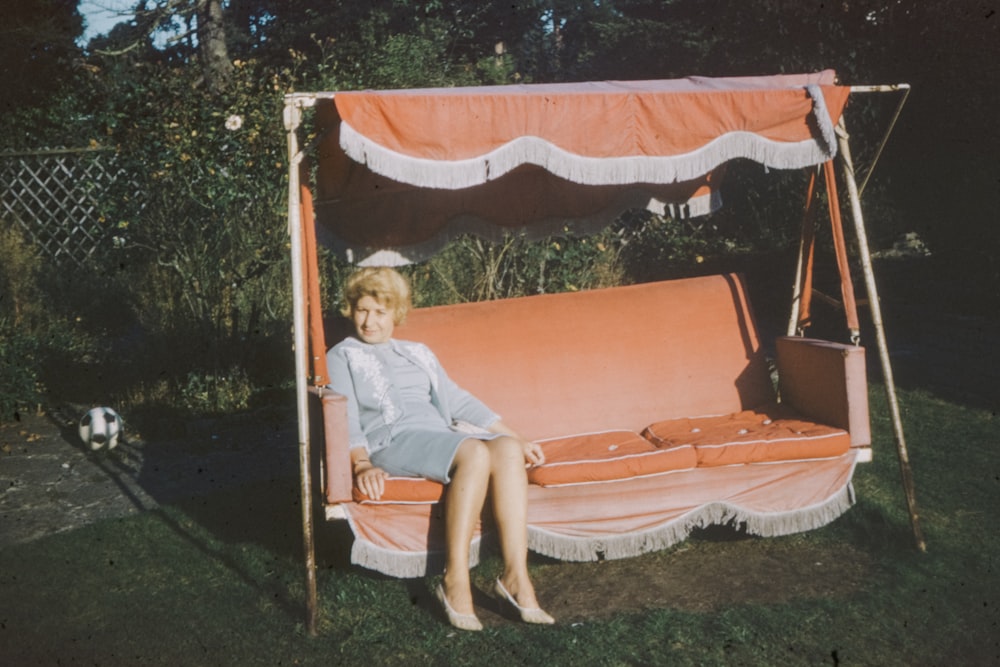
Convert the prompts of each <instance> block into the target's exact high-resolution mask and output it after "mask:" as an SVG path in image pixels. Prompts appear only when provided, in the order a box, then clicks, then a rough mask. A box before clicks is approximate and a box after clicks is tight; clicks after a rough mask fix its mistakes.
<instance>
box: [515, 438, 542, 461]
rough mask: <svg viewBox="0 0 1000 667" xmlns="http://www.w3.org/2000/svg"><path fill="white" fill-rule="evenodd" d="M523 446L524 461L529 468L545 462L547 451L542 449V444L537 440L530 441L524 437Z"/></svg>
mask: <svg viewBox="0 0 1000 667" xmlns="http://www.w3.org/2000/svg"><path fill="white" fill-rule="evenodd" d="M521 447H522V448H523V449H524V461H525V463H527V466H528V467H529V468H530V467H531V466H540V465H542V464H543V463H545V452H543V451H542V446H541V445H539V444H538V443H537V442H528V441H527V440H524V439H522V440H521Z"/></svg>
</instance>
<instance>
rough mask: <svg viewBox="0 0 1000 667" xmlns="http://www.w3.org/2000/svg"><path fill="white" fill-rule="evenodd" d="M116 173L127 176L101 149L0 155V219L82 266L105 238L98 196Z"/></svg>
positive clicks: (59, 256) (107, 240)
mask: <svg viewBox="0 0 1000 667" xmlns="http://www.w3.org/2000/svg"><path fill="white" fill-rule="evenodd" d="M121 178H128V175H127V174H125V172H123V171H122V170H121V169H120V168H119V167H118V166H117V160H116V154H115V153H114V152H113V151H111V150H107V149H76V150H71V149H70V150H43V151H35V152H31V153H5V154H0V184H2V186H3V190H2V191H0V218H3V219H5V220H8V221H11V222H13V223H14V224H16V225H19V226H20V227H21V228H22V229H23V230H24V231H25V233H26V234H27V236H28V237H29V238H30V239H31V240H32V241H34V242H35V243H36V244H37V245H38V247H39V248H40V249H41V250H42V252H43V253H45V254H46V255H47V256H49V257H51V258H52V259H54V260H55V261H56V262H57V263H59V264H65V263H72V264H75V265H77V266H83V265H84V264H86V263H87V261H88V260H89V259H90V258H91V257H92V256H93V255H94V253H95V252H96V251H97V250H98V248H100V247H101V246H102V245H104V244H107V243H110V242H111V238H110V237H111V230H112V226H111V224H110V223H109V222H108V221H106V220H105V219H104V217H103V215H102V203H101V201H102V199H101V198H102V196H104V193H105V192H106V191H107V190H108V189H109V187H110V186H111V185H113V184H115V182H116V181H117V180H118V179H121ZM133 185H134V183H133Z"/></svg>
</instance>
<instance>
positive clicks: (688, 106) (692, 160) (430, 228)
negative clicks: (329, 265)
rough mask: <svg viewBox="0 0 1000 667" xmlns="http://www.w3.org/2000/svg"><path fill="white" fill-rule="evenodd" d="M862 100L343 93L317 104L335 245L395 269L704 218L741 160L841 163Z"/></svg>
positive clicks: (548, 92)
mask: <svg viewBox="0 0 1000 667" xmlns="http://www.w3.org/2000/svg"><path fill="white" fill-rule="evenodd" d="M848 93H849V88H846V87H840V86H837V85H836V84H835V74H834V72H833V71H831V70H826V71H823V72H818V73H815V74H804V75H779V76H767V77H742V78H703V77H692V78H687V79H677V80H666V81H608V82H590V83H567V84H534V85H516V86H488V87H477V88H446V89H440V88H437V89H417V90H394V91H357V92H345V93H337V94H336V95H335V96H332V97H329V98H324V99H320V100H318V101H317V105H316V121H317V127H318V130H319V132H320V137H321V138H320V144H319V165H318V167H319V168H318V170H317V175H316V179H317V180H316V201H315V210H316V216H317V222H318V223H319V230H320V238H321V239H322V240H324V241H325V242H326V243H327V244H328V245H333V246H334V247H335V248H336V249H339V250H341V251H342V252H343V253H344V254H345V256H346V257H347V258H348V259H349V260H352V261H359V260H363V259H364V258H368V259H367V262H363V263H379V264H387V263H403V262H406V261H414V260H418V259H422V258H424V257H426V256H428V255H429V254H430V253H432V252H433V251H435V250H436V249H438V248H440V246H441V245H443V244H444V243H445V242H446V241H447V240H448V239H449V238H451V237H453V236H455V235H457V234H460V233H465V232H473V233H478V234H480V235H482V236H486V237H493V238H495V237H497V236H500V235H502V233H503V232H504V231H506V230H518V231H523V232H525V233H530V234H533V235H547V234H551V233H553V232H556V231H563V229H564V228H568V230H569V231H570V232H571V233H586V232H588V231H591V230H593V229H595V228H598V227H600V226H603V225H604V224H607V223H608V222H611V221H612V220H614V218H615V217H617V215H618V214H620V213H621V212H622V211H624V210H625V209H627V208H633V207H642V208H648V209H651V210H654V211H657V212H660V213H668V214H670V215H674V216H691V215H701V214H704V213H708V212H710V211H712V210H714V209H715V208H716V207H717V206H718V205H719V200H718V196H717V193H716V190H715V188H714V186H715V185H716V184H717V182H718V180H719V173H718V171H717V170H718V169H719V167H721V166H722V165H724V164H725V163H726V162H728V161H729V160H732V159H737V158H745V159H750V160H754V161H756V162H759V163H761V164H763V165H765V166H767V167H770V168H778V169H793V168H801V167H806V166H810V165H815V164H819V163H822V162H824V161H826V160H829V159H830V158H831V157H832V156H833V155H834V154H835V152H836V141H835V139H834V132H833V128H834V125H835V124H836V123H837V121H838V120H839V118H840V115H841V113H842V111H843V108H844V105H845V103H846V101H847V96H848ZM380 250H381V251H383V252H378V251H380ZM373 253H378V254H376V255H374V256H373Z"/></svg>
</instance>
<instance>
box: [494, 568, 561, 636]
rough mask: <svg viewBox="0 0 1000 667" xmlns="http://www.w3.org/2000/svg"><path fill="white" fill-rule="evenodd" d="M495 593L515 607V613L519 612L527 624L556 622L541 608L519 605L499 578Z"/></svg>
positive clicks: (495, 585)
mask: <svg viewBox="0 0 1000 667" xmlns="http://www.w3.org/2000/svg"><path fill="white" fill-rule="evenodd" d="M493 592H494V594H495V595H496V596H497V597H498V598H500V599H501V600H503V601H506V602H507V604H509V605H511V606H512V607H514V609H515V611H517V613H518V615H519V616H520V617H521V620H522V621H524V622H525V623H537V624H539V625H552V624H553V623H555V622H556V619H554V618H552V617H551V616H549V614H548V613H547V612H546V611H545V610H544V609H542V608H541V607H522V606H521V605H519V604H518V603H517V600H515V599H514V596H513V595H511V594H510V592H508V591H507V588H506V587H505V586H504V585H503V582H502V581H500V578H499V577H497V580H496V582H495V583H494V584H493Z"/></svg>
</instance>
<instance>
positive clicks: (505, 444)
mask: <svg viewBox="0 0 1000 667" xmlns="http://www.w3.org/2000/svg"><path fill="white" fill-rule="evenodd" d="M488 444H489V447H490V461H491V463H492V465H493V467H494V469H495V468H498V467H508V466H511V467H516V468H522V469H523V468H524V444H523V443H522V442H521V440H520V439H518V438H515V437H513V436H503V437H501V438H497V439H495V440H491V441H490V442H489V443H488Z"/></svg>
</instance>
